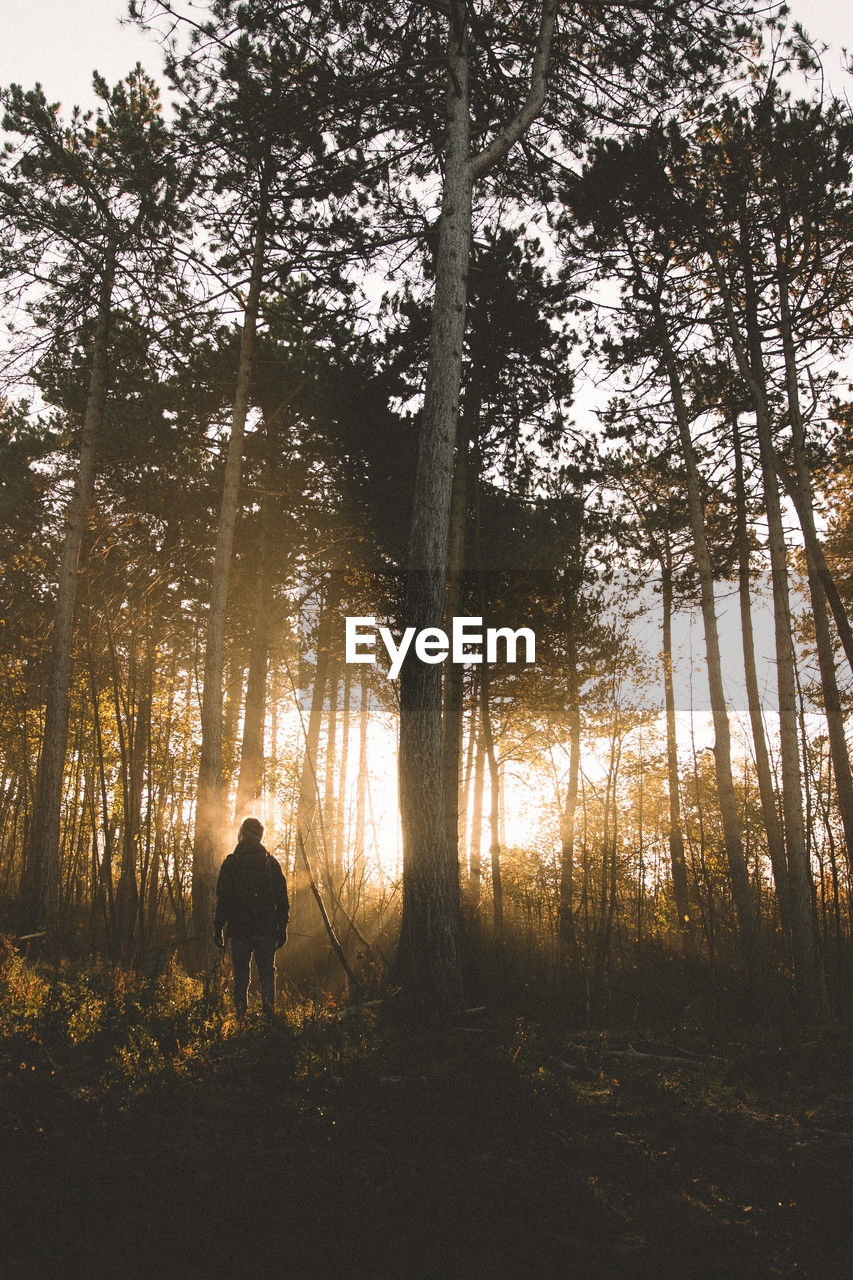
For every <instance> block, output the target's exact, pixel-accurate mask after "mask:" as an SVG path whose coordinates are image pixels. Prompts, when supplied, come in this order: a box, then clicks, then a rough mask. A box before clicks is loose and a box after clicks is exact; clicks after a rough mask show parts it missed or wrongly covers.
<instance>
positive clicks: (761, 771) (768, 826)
mask: <svg viewBox="0 0 853 1280" xmlns="http://www.w3.org/2000/svg"><path fill="white" fill-rule="evenodd" d="M732 443H733V445H734V456H735V529H736V537H737V550H738V590H739V596H740V624H741V634H742V637H743V667H744V675H745V680H746V698H747V703H748V705H749V722H750V727H751V729H752V742H753V748H754V750H755V771H756V774H757V776H758V793H759V797H760V800H761V816H762V819H763V822H764V830H765V832H766V835H767V852H768V854H769V855H770V865H771V867H772V868H773V880H774V883H775V885H776V899H777V901H778V903H779V918H780V920H781V922H782V931H783V933H784V935H785V937H786V939H788V942H789V944H790V936H791V923H790V911H789V906H788V863H787V857H786V854H785V839H784V836H783V834H782V826H781V823H780V822H779V811H778V809H777V808H776V792H775V788H774V786H773V773H772V770H771V768H770V754H769V752H768V750H767V739H766V736H765V733H764V717H763V715H762V713H761V697H760V694H759V691H758V673H757V670H756V665H755V639H754V632H753V627H752V602H751V582H750V576H751V575H750V563H749V559H750V557H749V530H748V527H747V518H746V482H745V478H744V472H743V453H742V449H741V438H740V427H739V426H738V421H737V414H736V413H734V414H733V415H732Z"/></svg>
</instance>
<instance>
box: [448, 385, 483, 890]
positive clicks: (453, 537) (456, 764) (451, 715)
mask: <svg viewBox="0 0 853 1280" xmlns="http://www.w3.org/2000/svg"><path fill="white" fill-rule="evenodd" d="M474 385H475V386H476V385H479V379H478V378H476V377H475V379H474ZM472 412H473V413H476V414H477V416H479V407H478V406H474V407H473V408H472V406H471V405H468V404H466V408H465V413H464V415H463V424H462V429H461V430H460V433H459V434H460V438H459V442H458V445H457V449H456V466H455V469H454V473H453V492H452V495H451V503H450V545H449V548H448V552H447V596H446V603H445V618H444V624H445V630H446V631H447V633H448V634H450V632H451V631H452V628H453V619H454V618H455V617H461V616H462V615H463V613H464V609H465V531H466V527H467V513H468V440H469V436H470V415H471V413H472ZM464 677H465V668H464V666H462V664H461V663H455V662H449V663H446V664H445V669H444V697H443V703H442V725H441V731H442V737H441V773H442V789H443V792H444V815H445V826H446V829H447V857H448V862H449V872H450V879H451V884H452V886H455V888H454V889H453V892H454V893H455V897H456V902H455V904H454V906H453V911H454V913H458V911H459V773H460V761H461V756H462V711H463V701H464V698H463V694H464Z"/></svg>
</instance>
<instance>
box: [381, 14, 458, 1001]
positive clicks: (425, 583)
mask: <svg viewBox="0 0 853 1280" xmlns="http://www.w3.org/2000/svg"><path fill="white" fill-rule="evenodd" d="M451 4H452V10H453V13H454V19H455V20H452V21H451V32H450V39H449V42H448V55H447V58H448V94H447V143H446V149H445V171H444V192H443V200H442V211H441V221H440V229H439V245H438V261H437V264H436V284H435V300H434V303H433V318H432V337H431V346H430V360H429V369H428V372H427V386H426V398H425V401H424V411H423V420H422V423H421V436H420V448H419V455H418V468H417V476H416V481H415V497H414V509H413V513H412V531H411V539H410V543H409V564H408V580H407V590H406V605H405V624H406V626H414V627H415V628H416V629H417V630H418V631H420V630H422V629H424V628H426V627H440V626H441V621H442V617H443V613H444V583H445V569H446V563H447V540H448V526H449V517H450V498H451V490H452V484H453V456H454V452H453V451H454V441H455V436H456V423H457V419H458V413H459V392H460V385H461V379H462V346H463V342H464V336H465V308H466V303H467V289H468V257H469V248H470V239H471V204H472V184H473V178H472V173H471V162H470V156H469V129H470V125H469V117H468V112H469V103H468V37H467V32H466V29H465V27H466V19H465V13H464V6H462V5H460V4H459V3H458V2H457V0H451ZM400 808H401V815H402V819H403V917H402V925H401V932H400V944H399V949H398V954H397V976H398V980H399V981H400V982H401V983H402V984H403V985H404V986H406V987H408V988H409V989H410V990H412V991H414V992H417V993H418V994H420V995H422V996H423V997H425V998H426V999H427V1000H431V1001H437V1002H439V1003H442V1002H451V1003H453V1002H455V1001H457V1000H458V999H459V998H460V996H461V974H460V969H459V955H458V914H457V902H458V887H457V886H455V885H454V878H453V876H452V875H451V874H450V864H449V860H448V857H447V831H446V826H445V809H444V793H443V786H442V771H441V667H440V666H438V665H436V664H432V665H428V664H426V663H422V662H419V661H417V660H416V659H415V658H414V657H413V656H410V657H409V659H408V661H406V662H404V664H403V670H402V674H401V680H400Z"/></svg>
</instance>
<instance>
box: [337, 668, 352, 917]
mask: <svg viewBox="0 0 853 1280" xmlns="http://www.w3.org/2000/svg"><path fill="white" fill-rule="evenodd" d="M351 699H352V667H351V666H350V665H349V664H347V665H346V669H345V671H344V705H343V708H342V710H341V765H340V772H339V774H338V810H337V822H336V823H335V893H336V894H337V893H340V887H341V884H342V883H343V878H344V845H345V843H346V817H347V771H348V768H349V731H350V703H351Z"/></svg>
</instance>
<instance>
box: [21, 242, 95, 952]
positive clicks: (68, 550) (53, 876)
mask: <svg viewBox="0 0 853 1280" xmlns="http://www.w3.org/2000/svg"><path fill="white" fill-rule="evenodd" d="M114 282H115V258H114V255H113V252H112V250H110V251H109V255H108V258H107V261H106V263H105V265H104V274H103V276H102V278H101V292H100V296H99V299H98V316H97V321H96V326H95V338H94V344H93V347H92V365H91V370H90V374H89V390H88V396H87V400H86V412H85V416H84V418H83V431H82V434H81V437H80V463H79V467H78V470H77V478H76V482H75V485H74V492H73V494H72V496H71V501H70V503H69V506H68V512H67V515H66V520H65V534H64V537H63V541H62V552H61V555H60V560H59V581H58V583H57V589H56V609H55V612H54V617H53V637H52V642H51V653H50V666H49V669H48V682H47V697H46V701H45V709H44V731H43V734H42V744H41V755H40V757H39V766H38V778H37V782H36V794H35V804H34V806H33V817H32V822H31V824H30V829H29V839H28V842H27V852H26V861H25V865H24V873H23V877H22V881H21V926H22V927H21V932H22V933H32V932H35V931H36V930H38V929H42V928H48V929H52V928H53V927H54V925H55V923H56V915H57V908H58V905H59V828H60V811H61V807H62V777H63V772H64V769H65V753H66V747H67V740H68V686H69V684H70V680H71V640H72V636H73V632H74V601H75V597H76V593H77V566H78V564H79V561H80V551H81V547H82V545H83V536H84V532H85V528H86V516H87V513H88V510H89V506H90V504H91V501H92V494H93V492H94V488H95V464H96V457H97V446H98V436H99V435H100V431H101V424H102V423H103V418H104V406H105V404H106V398H107V367H108V356H109V329H110V316H111V307H112V293H113V285H114Z"/></svg>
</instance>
